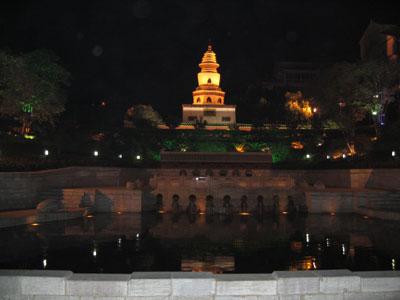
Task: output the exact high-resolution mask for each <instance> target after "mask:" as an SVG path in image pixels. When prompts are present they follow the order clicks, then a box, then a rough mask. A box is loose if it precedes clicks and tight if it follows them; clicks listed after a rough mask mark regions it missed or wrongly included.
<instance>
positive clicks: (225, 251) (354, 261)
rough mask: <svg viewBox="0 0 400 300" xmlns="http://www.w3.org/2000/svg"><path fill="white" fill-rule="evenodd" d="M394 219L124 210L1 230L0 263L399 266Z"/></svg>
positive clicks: (229, 268) (190, 267) (84, 267)
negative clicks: (136, 212)
mask: <svg viewBox="0 0 400 300" xmlns="http://www.w3.org/2000/svg"><path fill="white" fill-rule="evenodd" d="M399 232H400V222H392V221H383V220H378V219H371V218H368V219H367V218H363V216H359V215H353V214H343V215H340V214H339V215H338V214H337V215H334V216H331V215H329V214H311V215H308V216H307V217H300V216H297V217H290V216H287V215H279V216H278V217H273V216H272V215H265V216H264V217H263V218H260V217H256V216H253V215H249V216H241V215H234V216H232V217H226V216H217V215H215V216H206V215H196V216H191V217H189V216H187V215H186V214H181V215H173V214H169V213H166V214H156V213H143V214H134V213H132V214H131V213H123V214H96V215H94V216H93V217H89V218H84V219H77V220H68V221H60V222H50V223H41V224H38V225H37V226H33V225H27V226H19V227H15V228H8V229H2V230H0V268H2V269H6V268H7V269H52V270H53V269H54V270H71V271H73V272H79V273H83V272H85V273H102V272H104V273H131V272H134V271H181V270H182V271H212V272H214V273H222V272H223V273H226V272H236V273H260V272H261V273H270V272H273V271H275V270H310V269H343V268H345V269H350V270H353V271H356V270H392V269H397V270H398V269H399V266H398V264H399V259H400V241H399V239H398V234H399Z"/></svg>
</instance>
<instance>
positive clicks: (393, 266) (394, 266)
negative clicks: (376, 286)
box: [392, 258, 396, 270]
mask: <svg viewBox="0 0 400 300" xmlns="http://www.w3.org/2000/svg"><path fill="white" fill-rule="evenodd" d="M392 270H396V259H394V258H392Z"/></svg>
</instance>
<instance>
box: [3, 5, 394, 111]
mask: <svg viewBox="0 0 400 300" xmlns="http://www.w3.org/2000/svg"><path fill="white" fill-rule="evenodd" d="M350 2H351V3H350ZM369 2H372V3H369ZM382 2H385V1H363V2H357V1H339V0H331V1H321V0H318V1H317V0H309V1H299V0H294V1H289V0H254V1H234V0H230V1H217V0H214V1H194V0H185V1H183V0H182V1H178V0H172V1H171V0H170V1H161V0H158V1H150V0H118V1H101V0H100V1H83V0H82V1H54V0H52V1H45V0H37V1H33V0H30V1H18V0H14V1H7V0H6V1H4V0H3V1H2V2H1V4H0V47H2V48H4V47H6V48H8V49H10V50H11V51H13V52H14V53H19V52H26V51H32V50H35V49H40V48H46V49H51V50H53V51H54V52H55V53H56V54H57V55H58V56H59V57H60V58H61V63H62V65H63V66H64V67H65V68H66V69H67V70H68V71H69V72H70V73H71V74H72V85H71V88H70V90H69V108H70V109H75V110H76V109H80V108H83V107H85V106H88V105H91V104H98V103H100V102H101V101H106V102H107V103H119V104H121V105H125V106H128V105H132V104H139V103H143V104H150V105H153V106H154V107H155V108H156V109H157V110H158V111H159V112H160V113H161V114H162V115H163V116H166V115H167V114H175V115H177V116H179V115H180V111H181V104H182V103H187V104H190V103H191V102H192V94H191V93H192V91H193V90H194V89H195V88H196V86H197V79H196V74H197V72H198V71H199V70H200V69H199V67H198V64H199V63H200V61H201V58H202V55H203V53H204V52H205V51H206V49H207V45H208V41H209V39H211V44H212V46H213V50H214V51H215V52H216V54H217V60H218V62H219V63H220V65H221V67H220V69H219V71H220V73H221V76H222V77H221V87H222V89H223V90H224V91H226V93H227V95H226V100H225V101H226V104H237V103H240V102H241V103H243V99H241V98H243V97H244V96H243V95H244V94H245V91H246V89H247V88H248V86H249V85H257V84H260V83H261V82H262V81H264V80H266V79H268V78H270V77H271V76H272V66H273V64H274V63H275V62H278V61H321V62H335V61H341V60H347V61H356V60H357V59H358V58H359V40H360V38H361V35H362V33H363V32H364V30H365V28H366V27H367V25H368V23H369V21H370V19H371V18H374V19H375V20H378V21H382V22H393V19H394V18H396V16H395V14H396V13H397V14H398V10H397V9H395V8H394V7H393V6H389V5H388V4H387V3H386V4H385V3H383V4H382ZM397 18H398V17H397ZM238 109H240V107H239V108H238Z"/></svg>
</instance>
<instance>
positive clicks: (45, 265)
mask: <svg viewBox="0 0 400 300" xmlns="http://www.w3.org/2000/svg"><path fill="white" fill-rule="evenodd" d="M46 267H47V259H43V269H46Z"/></svg>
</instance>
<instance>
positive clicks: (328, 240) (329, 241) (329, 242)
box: [326, 238, 331, 247]
mask: <svg viewBox="0 0 400 300" xmlns="http://www.w3.org/2000/svg"><path fill="white" fill-rule="evenodd" d="M326 246H327V247H330V246H331V239H330V238H326Z"/></svg>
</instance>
